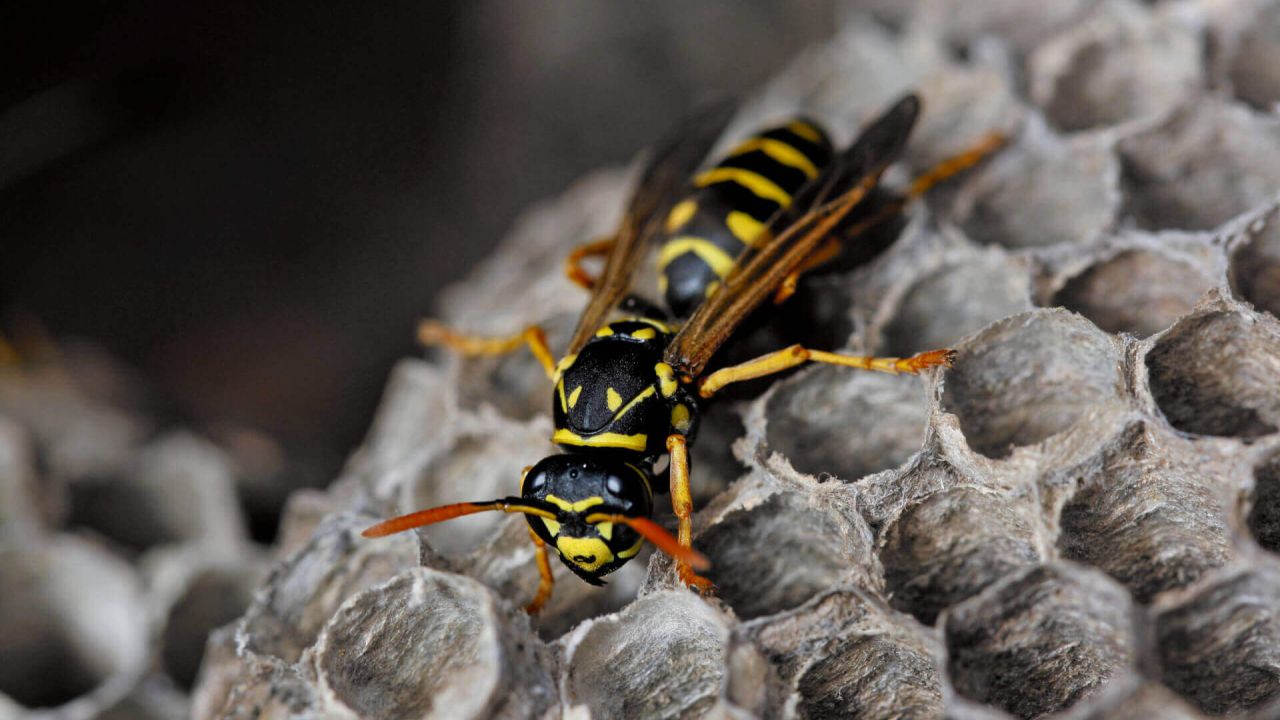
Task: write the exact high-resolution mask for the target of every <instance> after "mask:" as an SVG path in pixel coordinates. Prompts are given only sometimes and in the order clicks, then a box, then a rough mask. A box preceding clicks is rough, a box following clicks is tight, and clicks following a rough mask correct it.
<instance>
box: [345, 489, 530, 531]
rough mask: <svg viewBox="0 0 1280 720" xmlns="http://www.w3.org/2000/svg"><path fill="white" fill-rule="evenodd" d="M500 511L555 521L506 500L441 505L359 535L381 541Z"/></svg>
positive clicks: (524, 504)
mask: <svg viewBox="0 0 1280 720" xmlns="http://www.w3.org/2000/svg"><path fill="white" fill-rule="evenodd" d="M496 510H501V511H503V512H509V513H510V512H518V513H524V514H526V515H538V516H540V517H545V518H551V519H555V516H556V514H555V513H554V512H552V511H550V510H547V509H545V508H541V507H538V506H536V505H530V504H529V503H527V502H525V501H524V500H523V499H521V498H506V499H503V500H489V501H487V502H463V503H454V504H452V505H441V506H440V507H434V508H428V509H426V510H419V511H417V512H412V513H409V514H408V515H401V516H399V517H393V518H391V519H390V520H383V521H382V522H380V523H378V524H377V525H374V526H372V527H369V528H365V530H364V532H362V533H360V534H361V535H363V536H364V537H367V538H376V537H383V536H386V535H394V534H395V533H398V532H404V531H405V530H412V529H413V528H418V527H422V526H424V525H432V524H435V523H438V522H444V521H445V520H452V519H454V518H457V517H462V516H463V515H474V514H476V513H482V512H491V511H496Z"/></svg>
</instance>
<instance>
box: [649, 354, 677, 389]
mask: <svg viewBox="0 0 1280 720" xmlns="http://www.w3.org/2000/svg"><path fill="white" fill-rule="evenodd" d="M653 371H654V372H655V373H656V374H657V375H658V387H659V389H660V390H662V397H671V396H672V395H675V394H676V389H677V388H678V387H679V386H678V385H677V384H676V371H675V370H673V369H671V366H670V365H668V364H666V363H664V362H660V363H658V364H657V365H654V366H653Z"/></svg>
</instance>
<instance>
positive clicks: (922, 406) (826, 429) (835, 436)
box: [765, 366, 929, 480]
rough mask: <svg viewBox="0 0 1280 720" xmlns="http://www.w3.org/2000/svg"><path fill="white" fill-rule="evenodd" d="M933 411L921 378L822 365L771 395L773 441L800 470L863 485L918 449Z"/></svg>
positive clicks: (770, 442)
mask: <svg viewBox="0 0 1280 720" xmlns="http://www.w3.org/2000/svg"><path fill="white" fill-rule="evenodd" d="M928 412H929V404H928V396H927V395H926V394H925V392H924V390H923V388H922V387H921V384H920V383H919V382H918V381H915V380H913V379H910V378H902V377H893V376H886V375H879V374H874V373H866V372H859V371H857V370H852V371H851V370H850V369H849V368H839V367H829V366H827V367H817V368H814V369H812V370H807V371H805V372H804V374H802V375H799V376H797V377H796V378H794V379H791V380H787V381H784V382H782V383H780V384H779V386H778V387H777V389H776V390H775V391H774V392H773V393H772V394H771V395H770V396H769V398H768V400H767V402H766V407H765V416H766V417H767V418H768V425H767V427H766V442H767V443H768V446H769V448H770V449H771V450H776V451H778V452H780V453H782V454H783V455H786V456H787V458H788V459H790V460H791V464H792V466H793V467H795V468H796V469H797V470H799V471H800V472H804V473H810V474H813V475H818V474H821V473H830V474H832V475H835V476H837V477H839V478H843V479H846V480H856V479H857V478H860V477H862V476H863V475H869V474H871V473H874V472H879V471H881V470H887V469H889V468H893V467H897V466H898V465H900V464H902V463H903V462H904V461H905V460H906V459H907V458H909V457H911V455H912V454H913V453H916V452H919V450H920V445H921V442H922V441H923V438H924V431H925V425H926V423H927V421H928Z"/></svg>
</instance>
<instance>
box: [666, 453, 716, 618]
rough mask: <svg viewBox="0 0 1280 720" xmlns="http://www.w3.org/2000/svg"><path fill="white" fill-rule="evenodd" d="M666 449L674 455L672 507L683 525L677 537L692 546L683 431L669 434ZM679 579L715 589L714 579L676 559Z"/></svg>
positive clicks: (707, 590) (703, 590)
mask: <svg viewBox="0 0 1280 720" xmlns="http://www.w3.org/2000/svg"><path fill="white" fill-rule="evenodd" d="M667 453H668V454H669V455H670V456H671V470H670V475H671V509H672V510H674V511H675V514H676V520H678V521H679V523H680V526H679V529H678V531H677V532H676V541H677V542H678V543H679V544H680V547H683V548H692V547H693V494H692V493H690V491H689V446H688V443H687V441H686V440H685V438H684V436H683V435H678V434H677V435H668V436H667ZM676 572H677V573H679V575H680V582H681V583H684V584H685V585H686V586H689V587H692V588H694V589H695V590H697V591H698V592H700V593H703V594H707V593H710V592H712V591H713V590H714V589H715V586H714V585H712V584H711V581H710V580H708V579H706V578H704V577H702V576H701V575H699V574H697V573H695V572H694V571H693V568H691V567H689V565H688V564H686V563H684V562H681V561H679V560H677V561H676Z"/></svg>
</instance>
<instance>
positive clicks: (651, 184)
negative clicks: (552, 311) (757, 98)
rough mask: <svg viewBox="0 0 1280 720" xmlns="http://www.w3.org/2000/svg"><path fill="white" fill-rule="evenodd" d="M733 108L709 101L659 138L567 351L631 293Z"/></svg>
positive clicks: (574, 348)
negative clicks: (664, 226) (648, 252)
mask: <svg viewBox="0 0 1280 720" xmlns="http://www.w3.org/2000/svg"><path fill="white" fill-rule="evenodd" d="M734 109H735V108H734V106H733V105H732V104H731V103H720V104H717V105H714V106H711V107H709V108H707V109H705V110H703V111H702V112H700V113H697V114H696V115H693V116H690V117H689V118H688V119H687V120H685V121H684V122H682V123H680V124H679V125H677V126H676V127H674V128H672V129H671V130H670V131H668V133H667V135H666V136H664V138H663V139H662V141H660V142H659V143H658V146H657V147H656V148H655V150H654V151H653V154H652V156H650V158H649V162H648V163H647V164H646V165H645V169H644V172H642V173H641V174H640V180H639V184H638V185H637V188H636V191H635V194H634V195H632V197H631V202H630V203H629V204H628V205H627V212H626V214H625V215H624V216H623V219H622V224H621V226H620V227H619V228H618V233H617V235H616V236H614V239H613V247H612V249H611V250H610V251H609V257H608V258H607V259H606V260H605V265H604V271H603V272H602V273H601V274H600V278H599V280H597V281H596V286H595V290H594V292H593V293H592V295H591V300H590V301H589V302H588V303H587V307H586V309H585V310H583V311H582V315H581V316H580V317H579V318H578V326H577V328H576V329H575V330H574V331H573V338H572V339H571V340H570V341H569V348H568V350H567V351H566V354H567V355H572V354H575V353H577V352H578V351H579V350H581V349H582V346H583V345H585V344H586V343H587V341H588V340H590V339H591V337H592V336H593V335H594V334H595V332H596V330H598V329H600V326H601V325H603V324H604V320H605V318H606V317H607V316H608V315H609V312H610V311H611V310H613V308H614V307H616V306H617V304H618V302H619V301H621V300H622V298H623V296H624V295H626V294H627V291H628V290H629V289H630V287H631V276H632V275H633V274H635V269H636V267H637V266H639V264H640V260H641V258H643V257H644V253H645V249H646V248H648V246H649V244H650V242H651V241H652V240H653V238H654V236H655V235H656V234H657V231H658V228H659V227H660V226H661V220H662V218H663V217H664V216H665V215H666V213H667V212H668V211H669V210H670V207H671V204H672V203H673V202H675V201H676V200H677V199H679V197H678V196H679V193H680V191H681V190H682V189H683V188H684V186H685V183H687V182H688V180H689V178H690V176H692V175H693V171H694V170H695V169H697V167H698V165H699V164H700V163H701V162H702V160H703V158H705V157H706V155H707V153H708V152H709V151H710V150H711V146H712V145H713V144H715V141H716V139H717V138H719V137H720V133H721V132H722V131H723V130H724V127H725V125H727V124H728V123H729V119H730V118H731V117H732V116H733V111H734Z"/></svg>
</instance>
